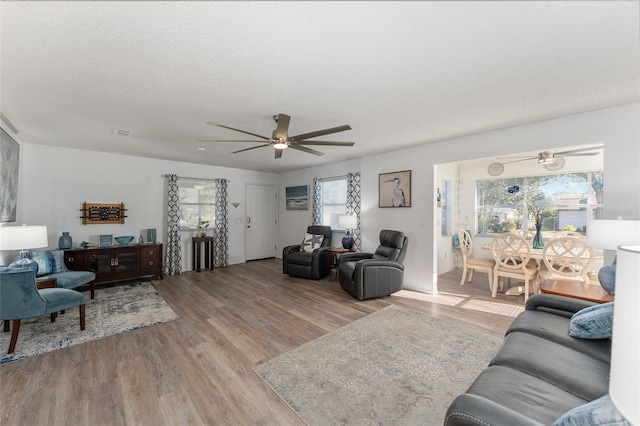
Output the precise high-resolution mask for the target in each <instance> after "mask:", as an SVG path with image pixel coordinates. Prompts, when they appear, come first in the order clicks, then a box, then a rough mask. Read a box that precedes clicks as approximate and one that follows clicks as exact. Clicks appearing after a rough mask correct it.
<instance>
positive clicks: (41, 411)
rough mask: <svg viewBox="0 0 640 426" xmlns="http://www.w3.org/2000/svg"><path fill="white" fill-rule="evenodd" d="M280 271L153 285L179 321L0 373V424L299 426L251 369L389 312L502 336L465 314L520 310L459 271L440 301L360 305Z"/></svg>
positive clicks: (422, 298)
mask: <svg viewBox="0 0 640 426" xmlns="http://www.w3.org/2000/svg"><path fill="white" fill-rule="evenodd" d="M280 265H281V261H280V260H277V259H268V260H261V261H255V262H248V263H246V264H241V265H233V266H230V267H228V268H224V269H216V270H215V271H206V272H205V271H203V272H201V273H195V272H186V273H183V274H181V275H178V276H170V277H165V279H164V280H157V281H153V285H154V286H155V287H156V289H157V290H158V291H159V292H160V293H161V294H162V296H163V297H164V298H165V300H166V301H167V302H168V303H169V305H171V307H172V308H173V309H174V310H175V312H176V313H177V314H178V316H179V317H180V318H179V319H177V320H175V321H170V322H167V323H163V324H158V325H154V326H151V327H147V328H144V329H140V330H136V331H132V332H128V333H124V334H120V335H116V336H112V337H108V338H105V339H101V340H97V341H93V342H89V343H85V344H82V345H78V346H73V347H69V348H65V349H61V350H57V351H54V352H50V353H46V354H42V355H39V356H35V357H31V358H27V359H24V360H20V361H16V362H13V363H9V364H5V365H2V366H0V404H1V408H0V411H1V416H0V424H2V425H5V426H8V425H30V426H31V425H125V424H127V425H133V424H136V425H138V424H146V425H178V424H185V425H186V424H188V425H198V424H206V425H220V424H225V425H226V424H229V425H232V424H233V425H248V424H257V425H302V424H303V422H302V421H301V420H300V419H299V418H298V417H297V416H296V414H294V412H293V411H292V410H291V409H290V408H289V407H288V406H287V405H286V404H285V403H284V402H282V401H281V400H280V399H279V398H278V396H277V395H276V394H275V393H274V392H273V391H272V390H271V389H270V388H269V387H268V386H267V385H266V384H264V383H263V382H262V380H261V379H260V378H259V377H258V376H257V375H256V374H254V373H253V371H252V368H253V367H255V366H257V365H259V364H261V363H263V362H265V361H267V360H269V359H272V358H274V357H276V356H278V355H280V354H282V353H284V352H286V351H288V350H290V349H293V348H295V347H297V346H300V345H302V344H303V343H306V342H308V341H311V340H313V339H315V338H317V337H320V336H322V335H324V334H326V333H328V332H330V331H332V330H335V329H337V328H339V327H342V326H344V325H346V324H349V323H350V322H352V321H355V320H357V319H358V318H361V317H363V316H365V315H368V314H370V313H373V312H375V311H378V310H380V309H382V308H384V307H385V306H388V305H389V304H396V305H400V306H403V307H406V308H409V309H413V310H416V311H420V312H423V313H425V314H427V315H433V316H436V317H440V318H449V319H452V320H455V321H462V322H464V323H466V326H468V327H479V328H483V329H485V330H487V331H489V332H490V333H493V334H495V335H498V336H502V335H503V334H504V331H505V329H506V327H507V326H508V325H509V324H510V323H511V321H512V319H513V318H512V317H510V316H505V315H496V314H492V313H487V312H482V311H478V310H474V309H468V308H467V307H465V304H466V305H468V304H469V302H470V301H474V302H480V303H486V302H489V303H488V304H489V305H493V304H495V303H500V304H501V305H500V306H506V307H513V305H518V306H521V305H522V303H523V298H522V296H521V297H519V298H507V297H506V296H503V295H499V296H498V298H496V299H491V297H490V292H489V290H488V284H487V277H486V274H481V273H477V274H476V275H475V276H474V279H473V281H472V282H471V283H467V284H465V286H460V285H459V282H460V276H461V273H460V272H450V273H447V274H444V275H442V276H440V277H439V290H440V292H441V294H440V295H439V296H428V295H424V294H421V293H412V292H407V291H402V292H400V293H397V294H396V295H393V296H391V297H387V298H381V299H375V300H368V301H358V300H355V299H354V298H352V297H351V296H349V295H348V294H347V293H346V292H344V291H343V290H342V289H341V288H340V285H339V284H338V282H337V281H336V280H335V279H334V280H330V279H329V277H327V278H325V279H323V280H320V281H313V280H305V279H299V278H291V277H289V276H287V275H283V274H282V271H281V266H280ZM96 297H100V290H99V289H98V290H97V292H96ZM494 306H498V305H494ZM87 315H91V313H90V312H89V310H87ZM19 344H20V341H18V345H19Z"/></svg>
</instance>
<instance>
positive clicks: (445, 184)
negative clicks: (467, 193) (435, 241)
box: [436, 180, 451, 236]
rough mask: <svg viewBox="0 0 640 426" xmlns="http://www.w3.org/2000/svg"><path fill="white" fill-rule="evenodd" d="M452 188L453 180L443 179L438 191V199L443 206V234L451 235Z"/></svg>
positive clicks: (441, 218)
mask: <svg viewBox="0 0 640 426" xmlns="http://www.w3.org/2000/svg"><path fill="white" fill-rule="evenodd" d="M450 188H451V182H449V181H448V180H443V181H442V182H440V188H438V192H437V193H436V197H437V200H436V201H437V202H439V204H440V206H439V207H441V208H442V212H441V213H442V214H441V216H440V222H441V227H442V229H441V235H442V236H447V235H451V208H450V207H449V206H450V205H451V200H450V198H451V196H450V195H449V194H450V193H451V190H450Z"/></svg>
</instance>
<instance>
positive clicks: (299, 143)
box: [294, 141, 355, 146]
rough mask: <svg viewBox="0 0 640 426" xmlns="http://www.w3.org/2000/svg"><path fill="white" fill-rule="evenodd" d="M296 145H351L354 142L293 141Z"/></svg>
mask: <svg viewBox="0 0 640 426" xmlns="http://www.w3.org/2000/svg"><path fill="white" fill-rule="evenodd" d="M294 143H295V144H297V145H326V146H331V145H333V146H353V145H355V142H332V141H300V142H294Z"/></svg>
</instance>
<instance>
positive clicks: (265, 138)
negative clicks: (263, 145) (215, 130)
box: [207, 121, 269, 140]
mask: <svg viewBox="0 0 640 426" xmlns="http://www.w3.org/2000/svg"><path fill="white" fill-rule="evenodd" d="M207 124H211V125H212V126H218V127H222V128H223V129H229V130H234V131H236V132H240V133H244V134H246V135H251V136H255V137H257V138H260V139H264V140H269V138H268V137H266V136H261V135H256V134H255V133H251V132H247V131H244V130H240V129H234V128H233V127H229V126H225V125H224V124H218V123H214V122H212V121H207Z"/></svg>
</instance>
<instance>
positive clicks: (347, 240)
mask: <svg viewBox="0 0 640 426" xmlns="http://www.w3.org/2000/svg"><path fill="white" fill-rule="evenodd" d="M354 244H355V241H354V240H353V237H352V236H351V233H350V232H349V231H347V234H346V235H345V236H344V237H342V247H344V248H345V249H347V250H351V248H352V247H353V245H354Z"/></svg>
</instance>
